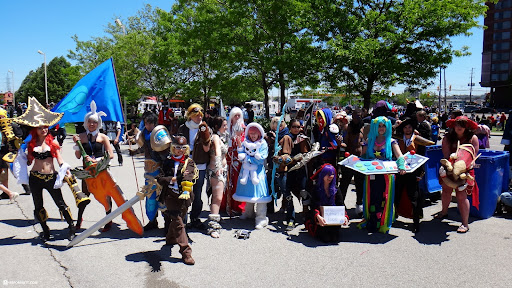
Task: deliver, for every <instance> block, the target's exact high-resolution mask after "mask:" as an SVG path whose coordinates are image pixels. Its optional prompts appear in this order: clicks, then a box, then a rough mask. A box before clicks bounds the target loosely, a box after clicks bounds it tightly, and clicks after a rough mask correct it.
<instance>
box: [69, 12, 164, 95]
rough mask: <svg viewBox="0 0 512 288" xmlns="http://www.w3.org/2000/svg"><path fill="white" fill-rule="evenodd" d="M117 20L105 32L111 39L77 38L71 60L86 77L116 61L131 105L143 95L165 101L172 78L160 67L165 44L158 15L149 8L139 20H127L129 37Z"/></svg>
mask: <svg viewBox="0 0 512 288" xmlns="http://www.w3.org/2000/svg"><path fill="white" fill-rule="evenodd" d="M113 20H114V19H113ZM113 20H112V22H111V23H108V24H107V27H106V28H105V33H106V34H107V36H103V37H93V38H92V39H91V40H86V41H81V40H79V39H78V37H77V36H76V35H75V36H73V39H74V40H75V43H76V47H75V49H74V50H70V51H69V54H68V57H69V58H70V59H73V60H75V61H77V62H78V64H79V65H80V66H81V72H82V73H84V74H85V73H88V72H89V71H91V70H92V69H94V68H96V67H97V66H98V65H99V64H101V63H102V62H104V61H105V60H107V59H108V58H110V57H112V58H113V59H114V66H115V71H116V77H117V81H118V86H119V92H120V94H121V96H122V97H126V99H127V101H128V102H129V103H132V104H133V103H136V102H137V101H138V100H139V99H140V97H141V96H142V95H154V96H158V97H164V98H165V96H166V93H168V85H169V81H167V80H166V78H172V77H170V76H171V75H169V74H168V73H165V72H164V71H162V69H161V67H160V66H159V65H158V64H157V59H158V57H159V55H157V54H156V50H157V47H158V43H159V42H160V41H161V39H159V38H158V37H157V33H156V30H157V28H158V26H157V24H158V20H159V16H158V13H157V12H156V11H155V10H154V9H153V8H152V7H151V6H150V5H146V6H145V7H144V8H143V9H142V10H140V11H138V12H137V14H136V15H135V16H131V17H128V18H127V19H126V20H123V21H122V22H123V23H124V24H125V26H126V27H125V28H126V29H125V30H126V34H125V33H124V31H123V29H122V28H121V27H119V26H117V25H116V24H114V21H113Z"/></svg>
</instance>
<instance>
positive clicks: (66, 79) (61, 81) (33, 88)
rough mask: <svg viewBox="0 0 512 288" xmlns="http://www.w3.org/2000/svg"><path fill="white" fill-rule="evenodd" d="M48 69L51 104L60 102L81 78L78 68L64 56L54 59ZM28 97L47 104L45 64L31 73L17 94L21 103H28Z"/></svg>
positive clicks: (49, 99)
mask: <svg viewBox="0 0 512 288" xmlns="http://www.w3.org/2000/svg"><path fill="white" fill-rule="evenodd" d="M46 69H47V70H46V73H47V81H48V84H47V85H48V102H49V103H51V102H53V103H57V102H59V101H60V100H61V99H62V98H63V97H64V96H66V95H67V94H68V93H69V91H70V90H71V88H73V86H74V85H75V84H76V82H77V81H78V80H77V79H80V77H81V75H80V72H79V70H78V68H77V67H76V66H71V64H70V63H69V62H68V61H67V60H66V58H64V57H63V56H59V57H55V58H53V59H52V60H51V61H50V62H49V63H48V67H46ZM28 97H35V98H36V99H37V100H38V101H39V102H41V103H45V102H46V95H45V89H44V64H43V65H41V66H40V67H39V68H38V69H37V70H36V71H30V72H29V74H28V75H27V76H26V77H25V79H23V81H22V83H21V85H20V88H19V89H18V91H17V92H16V99H18V101H19V102H27V100H28Z"/></svg>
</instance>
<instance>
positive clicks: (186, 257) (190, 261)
mask: <svg viewBox="0 0 512 288" xmlns="http://www.w3.org/2000/svg"><path fill="white" fill-rule="evenodd" d="M180 253H181V255H182V259H183V263H185V264H187V265H194V264H196V261H194V258H192V248H190V246H189V245H187V246H185V247H181V248H180Z"/></svg>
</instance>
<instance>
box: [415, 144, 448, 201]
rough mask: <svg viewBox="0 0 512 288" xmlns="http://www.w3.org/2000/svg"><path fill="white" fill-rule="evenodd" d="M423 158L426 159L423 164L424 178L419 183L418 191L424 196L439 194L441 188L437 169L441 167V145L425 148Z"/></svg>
mask: <svg viewBox="0 0 512 288" xmlns="http://www.w3.org/2000/svg"><path fill="white" fill-rule="evenodd" d="M426 148H427V149H426V151H425V157H428V161H427V163H425V165H424V168H425V176H424V177H423V178H422V179H421V181H420V182H419V186H420V190H422V191H423V193H424V194H427V195H426V196H427V197H428V194H430V193H435V192H441V190H442V188H441V185H440V184H439V167H440V166H441V162H440V160H441V159H443V151H442V149H441V145H433V146H427V147H426Z"/></svg>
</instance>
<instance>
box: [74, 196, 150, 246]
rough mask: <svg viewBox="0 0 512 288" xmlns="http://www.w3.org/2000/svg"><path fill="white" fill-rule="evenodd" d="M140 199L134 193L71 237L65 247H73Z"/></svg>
mask: <svg viewBox="0 0 512 288" xmlns="http://www.w3.org/2000/svg"><path fill="white" fill-rule="evenodd" d="M140 200H141V198H140V197H139V196H137V195H136V196H134V197H133V198H132V199H130V200H128V201H126V202H125V203H124V204H123V205H121V207H119V208H117V209H116V210H114V211H113V212H112V213H110V214H108V215H106V216H105V217H103V219H101V220H100V221H98V222H97V223H96V224H94V225H92V226H91V227H90V228H89V229H87V230H85V231H84V232H82V233H80V234H79V235H78V236H76V237H75V238H73V240H72V241H71V242H69V243H68V245H67V246H66V247H73V246H74V245H76V244H78V243H80V242H82V240H84V239H85V238H87V237H89V236H91V234H92V233H94V232H95V231H98V229H100V228H101V227H103V226H104V225H105V224H107V223H108V222H110V221H112V220H113V219H114V218H116V217H117V216H119V215H121V214H122V213H123V212H124V211H126V210H127V209H128V208H130V207H132V206H133V205H135V203H137V202H139V201H140Z"/></svg>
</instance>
